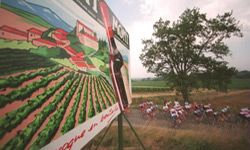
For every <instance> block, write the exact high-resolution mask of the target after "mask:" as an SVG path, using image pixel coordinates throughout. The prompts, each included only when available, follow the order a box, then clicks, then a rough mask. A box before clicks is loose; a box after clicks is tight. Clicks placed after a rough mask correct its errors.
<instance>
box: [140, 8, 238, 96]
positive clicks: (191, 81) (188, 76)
mask: <svg viewBox="0 0 250 150" xmlns="http://www.w3.org/2000/svg"><path fill="white" fill-rule="evenodd" d="M232 14H233V13H232V11H231V12H226V13H224V14H223V15H217V16H216V17H215V18H207V16H206V14H205V13H201V12H200V10H199V9H198V8H193V9H186V10H185V11H184V12H183V13H182V14H181V16H180V17H179V19H178V20H177V21H174V22H172V23H170V21H169V20H166V21H163V20H162V19H159V21H157V22H156V23H155V24H154V26H153V29H154V32H153V34H152V38H151V39H146V40H143V41H142V43H143V45H144V48H143V50H142V54H141V55H140V59H141V60H142V63H143V65H144V66H145V67H146V68H147V70H148V71H149V72H152V73H155V74H156V75H157V76H159V77H164V78H165V79H166V81H167V82H168V83H170V85H172V86H173V87H174V88H175V89H176V90H177V91H178V92H180V93H181V94H182V97H183V99H184V100H185V101H189V93H190V92H191V90H192V89H193V88H194V87H197V83H202V84H201V85H202V86H203V87H209V88H216V89H218V90H226V89H227V84H228V83H229V82H230V78H231V76H232V75H233V74H234V73H235V70H236V69H235V68H233V67H229V66H228V63H227V62H226V61H225V60H224V58H225V57H226V56H229V55H231V54H230V50H229V48H228V46H227V45H226V44H225V43H224V42H223V41H224V40H225V39H228V38H231V37H232V36H238V37H242V36H243V35H242V33H241V30H240V28H239V21H237V20H236V19H235V18H234V17H233V16H232ZM198 79H200V80H198Z"/></svg>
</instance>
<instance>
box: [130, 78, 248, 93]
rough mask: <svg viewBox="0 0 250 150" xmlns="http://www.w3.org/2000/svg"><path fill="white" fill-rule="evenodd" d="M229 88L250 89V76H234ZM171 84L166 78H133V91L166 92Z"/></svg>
mask: <svg viewBox="0 0 250 150" xmlns="http://www.w3.org/2000/svg"><path fill="white" fill-rule="evenodd" d="M228 88H229V90H237V89H250V79H249V78H235V77H233V78H232V80H231V83H230V84H229V85H228ZM170 90H171V88H170V86H169V84H167V83H166V81H164V80H153V79H138V80H132V91H133V92H134V93H138V92H139V93H140V92H165V91H170Z"/></svg>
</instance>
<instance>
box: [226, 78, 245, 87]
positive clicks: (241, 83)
mask: <svg viewBox="0 0 250 150" xmlns="http://www.w3.org/2000/svg"><path fill="white" fill-rule="evenodd" d="M229 89H250V79H237V78H233V79H232V82H231V84H229Z"/></svg>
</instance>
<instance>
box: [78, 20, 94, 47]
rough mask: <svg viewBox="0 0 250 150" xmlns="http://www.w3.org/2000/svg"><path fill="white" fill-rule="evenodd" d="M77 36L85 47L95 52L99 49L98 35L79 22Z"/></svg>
mask: <svg viewBox="0 0 250 150" xmlns="http://www.w3.org/2000/svg"><path fill="white" fill-rule="evenodd" d="M76 35H77V37H78V38H79V41H80V42H81V43H82V44H83V45H85V46H88V47H91V48H93V49H94V50H97V49H98V39H97V37H96V33H95V32H94V31H93V30H91V29H90V28H89V27H87V26H86V25H84V24H83V23H82V22H80V21H79V20H77V22H76Z"/></svg>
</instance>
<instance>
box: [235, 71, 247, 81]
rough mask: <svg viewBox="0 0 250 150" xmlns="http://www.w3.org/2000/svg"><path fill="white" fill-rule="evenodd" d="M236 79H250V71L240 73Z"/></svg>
mask: <svg viewBox="0 0 250 150" xmlns="http://www.w3.org/2000/svg"><path fill="white" fill-rule="evenodd" d="M234 77H235V78H238V79H250V71H247V70H243V71H238V72H237V73H236V75H235V76H234Z"/></svg>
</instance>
